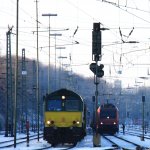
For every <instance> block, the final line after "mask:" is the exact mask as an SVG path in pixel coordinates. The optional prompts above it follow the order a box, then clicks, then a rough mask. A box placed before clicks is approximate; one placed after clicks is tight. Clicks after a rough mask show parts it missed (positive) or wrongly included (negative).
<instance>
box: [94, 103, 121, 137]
mask: <svg viewBox="0 0 150 150" xmlns="http://www.w3.org/2000/svg"><path fill="white" fill-rule="evenodd" d="M97 113H98V126H97V127H98V131H99V133H100V134H115V133H116V132H118V131H119V116H118V108H117V107H116V106H115V105H113V104H103V105H101V106H100V107H99V108H98V110H97Z"/></svg>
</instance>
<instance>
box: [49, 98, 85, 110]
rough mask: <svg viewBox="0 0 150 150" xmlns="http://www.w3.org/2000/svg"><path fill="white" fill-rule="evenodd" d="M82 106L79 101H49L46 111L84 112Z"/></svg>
mask: <svg viewBox="0 0 150 150" xmlns="http://www.w3.org/2000/svg"><path fill="white" fill-rule="evenodd" d="M82 106H83V104H82V102H81V101H78V100H70V99H69V100H68V99H67V100H48V101H47V105H46V111H82Z"/></svg>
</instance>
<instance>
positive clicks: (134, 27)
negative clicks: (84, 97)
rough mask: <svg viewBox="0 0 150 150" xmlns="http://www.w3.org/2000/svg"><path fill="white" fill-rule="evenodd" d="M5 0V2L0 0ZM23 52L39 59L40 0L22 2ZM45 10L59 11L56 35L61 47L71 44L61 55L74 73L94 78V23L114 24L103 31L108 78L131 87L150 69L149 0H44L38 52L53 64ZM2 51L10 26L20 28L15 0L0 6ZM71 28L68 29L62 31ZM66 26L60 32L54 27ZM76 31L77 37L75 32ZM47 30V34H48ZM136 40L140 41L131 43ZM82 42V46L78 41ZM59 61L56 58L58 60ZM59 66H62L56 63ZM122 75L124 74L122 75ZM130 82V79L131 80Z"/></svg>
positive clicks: (53, 19) (54, 19)
mask: <svg viewBox="0 0 150 150" xmlns="http://www.w3.org/2000/svg"><path fill="white" fill-rule="evenodd" d="M1 1H2V0H1ZM19 6H20V7H19V49H20V51H19V54H20V55H21V49H22V48H25V49H26V56H27V57H30V58H35V59H36V32H34V31H36V3H35V0H19ZM45 13H56V14H57V15H58V16H57V17H51V30H52V31H51V33H61V34H62V36H60V37H56V45H57V46H63V47H66V49H64V50H61V55H62V56H66V57H67V59H65V60H63V63H64V64H71V67H70V68H69V69H72V70H73V71H74V72H79V73H82V74H84V75H86V76H92V75H93V74H92V72H91V71H90V70H89V64H90V63H91V62H92V28H93V23H94V22H100V23H101V27H105V28H109V30H107V31H103V32H102V45H103V49H102V61H101V62H100V63H103V64H104V65H105V68H104V70H105V76H104V78H106V79H107V81H110V82H113V80H114V79H116V78H118V79H123V80H124V79H126V83H127V84H131V83H130V82H129V80H130V79H131V80H132V82H133V83H132V85H133V84H134V82H135V80H136V81H137V80H139V78H138V77H140V76H148V71H149V68H150V67H149V65H148V64H150V63H149V60H150V59H149V58H150V56H149V54H150V51H149V40H150V39H149V38H150V36H149V31H150V20H149V18H150V1H149V0H142V1H141V0H130V1H129V0H120V1H119V0H108V1H106V0H103V1H101V0H99V1H98V0H39V1H38V16H39V27H40V28H39V31H40V32H39V50H40V61H42V62H43V63H45V64H48V23H49V22H48V17H43V16H42V14H45ZM0 20H1V24H0V54H2V55H5V53H6V32H7V31H8V25H9V26H10V27H11V26H13V27H14V28H13V30H12V32H13V33H14V34H15V32H16V0H5V1H3V2H2V3H1V5H0ZM65 29H69V30H67V31H63V30H65ZM54 30H61V31H54ZM76 30H77V32H76V34H75V35H74V33H75V31H76ZM43 31H45V32H43ZM132 41H136V42H138V43H135V44H131V43H130V42H132ZM76 42H79V44H75V43H76ZM15 43H16V42H15V35H12V47H13V48H12V53H13V54H15ZM54 46H55V38H54V37H51V63H53V64H54V63H55V56H56V57H58V56H59V54H60V50H59V49H57V53H56V55H55V48H54ZM70 56H71V60H70ZM58 62H59V59H57V63H58ZM57 66H58V64H57ZM119 73H121V74H119ZM128 82H129V83H128Z"/></svg>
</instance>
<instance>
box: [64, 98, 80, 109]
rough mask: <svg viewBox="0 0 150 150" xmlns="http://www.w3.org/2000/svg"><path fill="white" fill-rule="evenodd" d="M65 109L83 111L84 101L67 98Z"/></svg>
mask: <svg viewBox="0 0 150 150" xmlns="http://www.w3.org/2000/svg"><path fill="white" fill-rule="evenodd" d="M65 110H66V111H81V110H82V103H81V102H80V101H78V100H66V102H65Z"/></svg>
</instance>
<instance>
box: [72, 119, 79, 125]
mask: <svg viewBox="0 0 150 150" xmlns="http://www.w3.org/2000/svg"><path fill="white" fill-rule="evenodd" d="M72 123H73V124H74V125H79V124H80V121H75V120H74V121H72Z"/></svg>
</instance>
